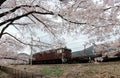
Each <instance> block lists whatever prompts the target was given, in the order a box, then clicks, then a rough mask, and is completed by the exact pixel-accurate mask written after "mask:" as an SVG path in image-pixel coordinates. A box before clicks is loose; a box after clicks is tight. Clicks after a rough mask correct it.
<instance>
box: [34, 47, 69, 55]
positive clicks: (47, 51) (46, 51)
mask: <svg viewBox="0 0 120 78" xmlns="http://www.w3.org/2000/svg"><path fill="white" fill-rule="evenodd" d="M59 49H67V50H71V49H69V48H66V47H65V48H57V49H50V50H45V51H41V52H37V53H34V54H39V53H40V54H42V53H49V52H51V51H54V50H59ZM34 54H33V55H34Z"/></svg>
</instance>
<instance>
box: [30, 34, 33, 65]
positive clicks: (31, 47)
mask: <svg viewBox="0 0 120 78" xmlns="http://www.w3.org/2000/svg"><path fill="white" fill-rule="evenodd" d="M32 41H33V38H32V36H31V45H30V49H31V54H30V65H32V56H33V53H32V49H33V46H32V44H33V43H32Z"/></svg>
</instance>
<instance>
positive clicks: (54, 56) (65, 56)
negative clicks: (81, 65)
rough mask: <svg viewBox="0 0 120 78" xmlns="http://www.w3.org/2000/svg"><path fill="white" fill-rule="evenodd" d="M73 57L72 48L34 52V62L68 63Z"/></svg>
mask: <svg viewBox="0 0 120 78" xmlns="http://www.w3.org/2000/svg"><path fill="white" fill-rule="evenodd" d="M70 59H71V49H68V48H58V49H51V50H47V51H42V52H38V53H35V54H33V60H32V63H33V64H53V63H57V64H58V63H67V62H68V61H69V60H70Z"/></svg>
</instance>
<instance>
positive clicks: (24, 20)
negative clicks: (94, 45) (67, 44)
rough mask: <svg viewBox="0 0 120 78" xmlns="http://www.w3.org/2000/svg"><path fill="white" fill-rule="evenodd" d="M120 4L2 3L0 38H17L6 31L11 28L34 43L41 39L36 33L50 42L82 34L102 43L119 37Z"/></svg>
mask: <svg viewBox="0 0 120 78" xmlns="http://www.w3.org/2000/svg"><path fill="white" fill-rule="evenodd" d="M119 5H120V1H119V0H98V1H95V0H40V1H39V0H1V1H0V10H1V13H0V28H1V32H0V38H2V36H3V35H5V34H7V35H10V36H12V37H14V38H15V39H17V38H16V37H15V36H14V35H12V34H10V32H7V31H6V29H8V28H9V27H11V26H14V27H15V28H16V29H17V30H18V31H19V33H22V36H24V37H26V36H31V37H33V38H34V40H37V41H40V40H38V39H35V38H36V37H37V35H36V33H35V32H37V33H38V32H39V31H44V32H46V33H49V35H51V36H53V37H54V38H53V40H54V39H58V38H59V37H61V36H60V35H61V34H64V33H68V34H73V33H74V34H80V33H82V34H87V35H88V36H89V37H90V39H95V40H97V41H103V40H105V39H107V38H111V37H112V36H116V35H117V36H119V32H120V6H119ZM28 33H29V35H28ZM40 33H41V32H40ZM38 37H39V36H38ZM29 39H30V38H29ZM17 40H18V39H17ZM18 41H19V42H22V43H24V44H27V45H31V44H28V43H27V42H24V41H21V40H18ZM40 43H41V42H40ZM44 43H45V42H44ZM47 45H48V44H47Z"/></svg>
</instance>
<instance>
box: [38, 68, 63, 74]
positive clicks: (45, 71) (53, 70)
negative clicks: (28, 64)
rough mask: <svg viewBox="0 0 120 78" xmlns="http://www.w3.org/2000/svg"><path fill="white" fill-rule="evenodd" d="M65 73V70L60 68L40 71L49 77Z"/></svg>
mask: <svg viewBox="0 0 120 78" xmlns="http://www.w3.org/2000/svg"><path fill="white" fill-rule="evenodd" d="M63 72H64V70H62V69H60V68H55V69H52V68H47V67H46V68H43V69H42V70H40V73H42V74H43V75H47V76H60V75H61V74H62V73H63Z"/></svg>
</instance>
